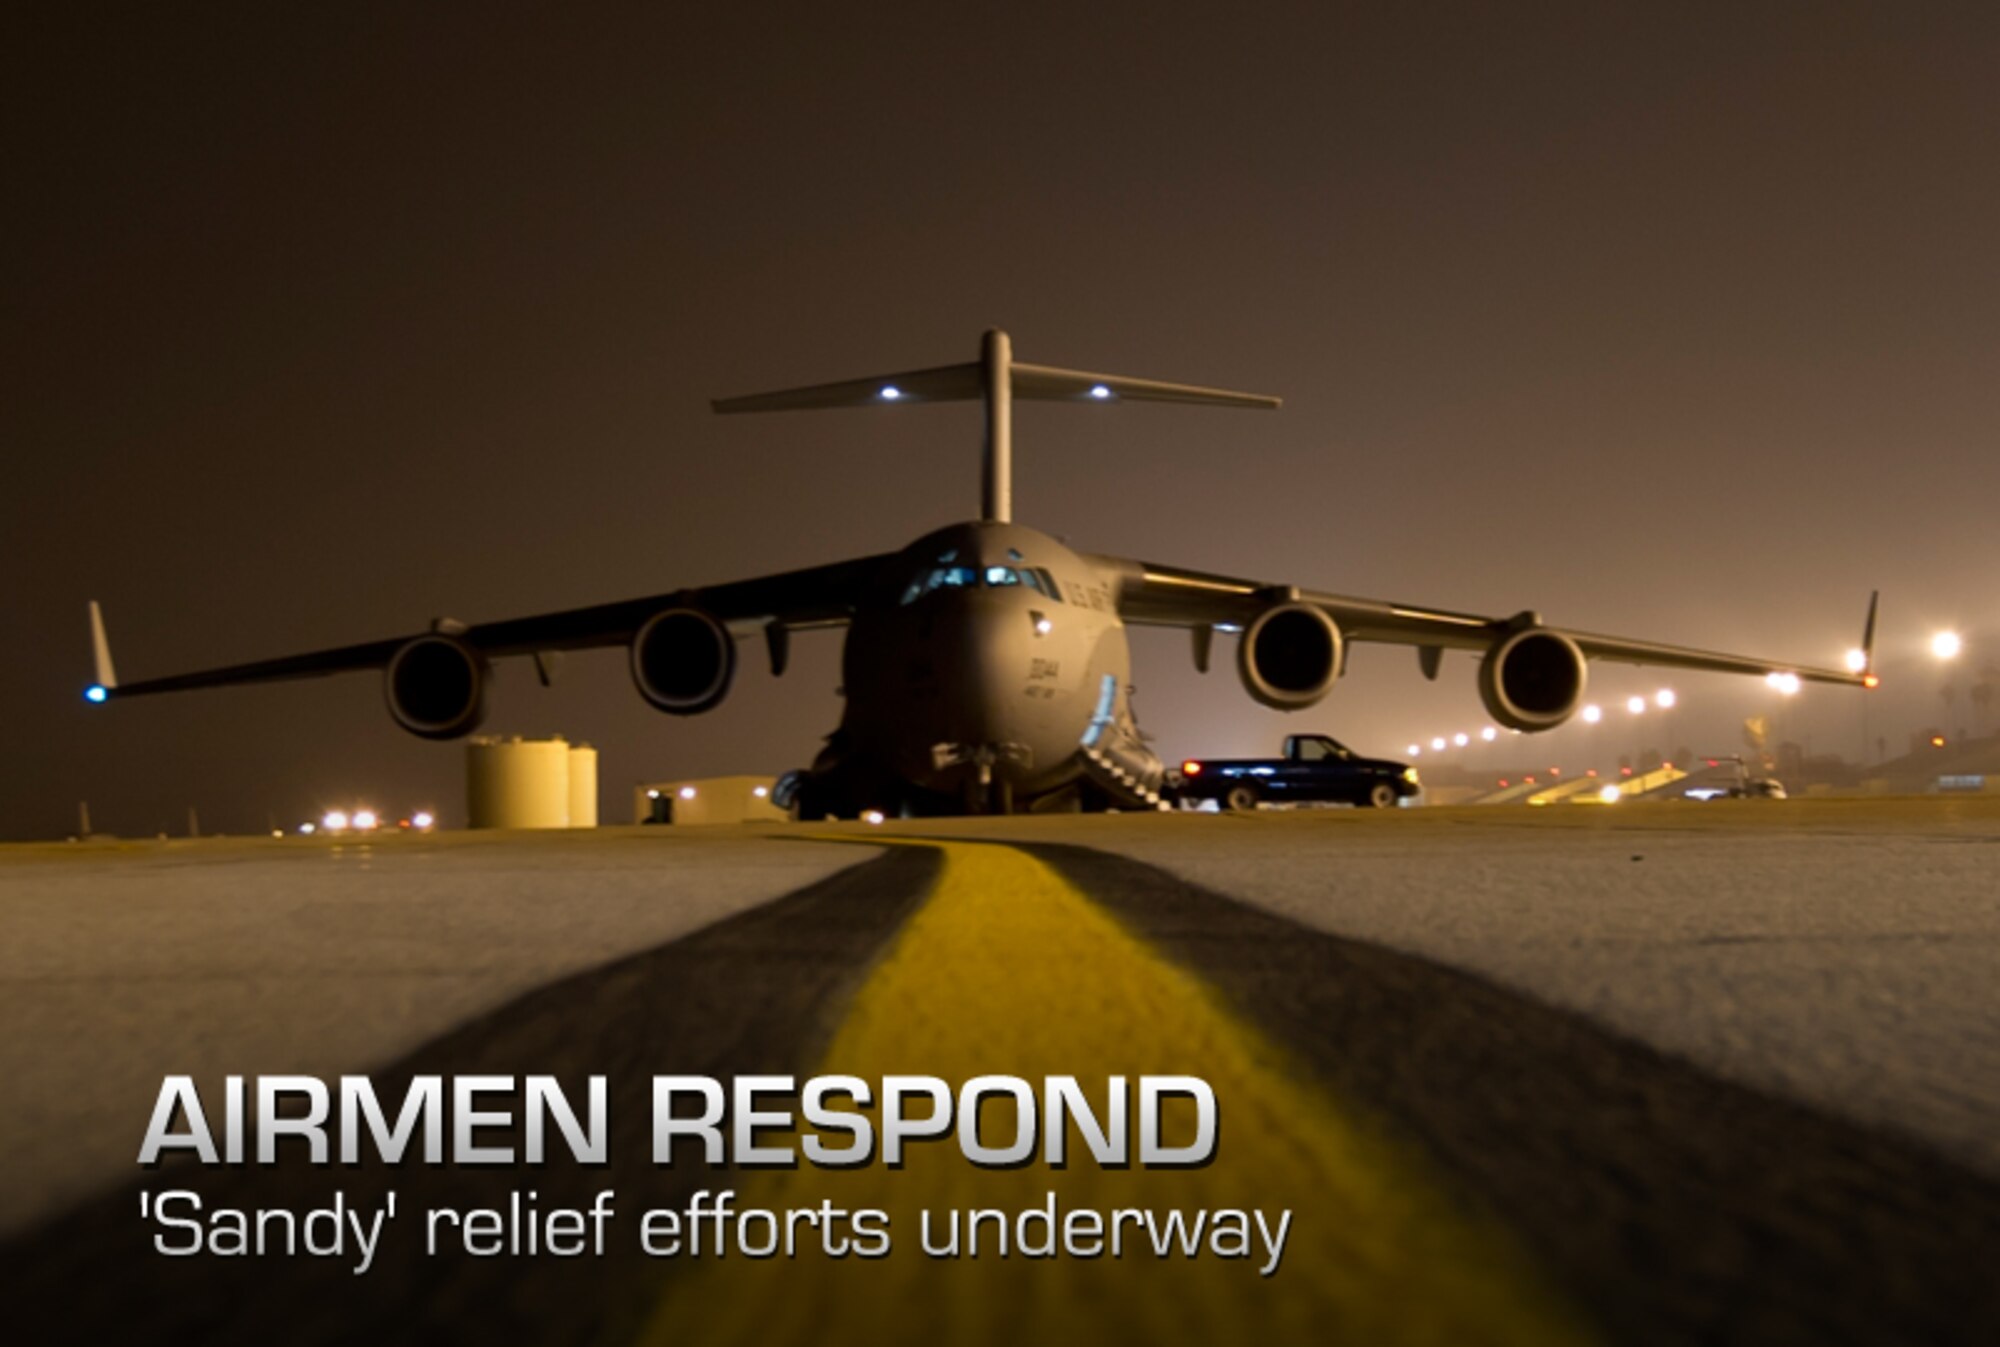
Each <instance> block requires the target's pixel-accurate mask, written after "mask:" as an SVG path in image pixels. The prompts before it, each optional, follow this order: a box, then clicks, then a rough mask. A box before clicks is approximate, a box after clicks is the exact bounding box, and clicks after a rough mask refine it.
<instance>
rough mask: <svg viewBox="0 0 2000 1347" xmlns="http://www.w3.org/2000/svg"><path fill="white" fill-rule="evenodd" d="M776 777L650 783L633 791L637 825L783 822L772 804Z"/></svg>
mask: <svg viewBox="0 0 2000 1347" xmlns="http://www.w3.org/2000/svg"><path fill="white" fill-rule="evenodd" d="M776 784H777V778H775V777H769V776H716V777H709V778H708V779H707V780H704V781H649V782H646V783H645V784H643V785H640V786H636V787H634V788H633V791H632V821H633V822H634V823H684V824H701V823H781V822H783V821H784V820H785V819H786V818H787V817H788V815H787V814H786V813H785V811H784V810H782V809H780V808H778V807H777V806H776V805H774V804H772V803H771V788H772V787H773V786H775V785H776Z"/></svg>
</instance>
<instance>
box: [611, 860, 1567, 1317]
mask: <svg viewBox="0 0 2000 1347" xmlns="http://www.w3.org/2000/svg"><path fill="white" fill-rule="evenodd" d="M871 840H875V841H877V842H878V843H881V842H887V843H889V844H890V845H923V846H935V847H938V848H940V849H941V850H943V851H944V853H945V859H946V864H945V868H944V871H943V874H942V876H941V878H940V879H939V881H938V885H937V888H936V890H935V892H934V893H933V894H932V895H931V896H930V898H929V899H928V900H927V901H926V903H925V904H924V906H923V907H922V908H920V909H919V910H918V911H917V912H916V914H915V915H914V916H913V917H912V918H911V919H910V921H909V922H908V924H907V925H906V926H905V928H904V929H903V931H902V932H901V933H900V934H899V935H898V937H897V938H896V940H895V942H894V944H893V945H892V946H891V948H890V949H889V951H888V952H887V954H886V955H885V956H884V958H883V959H882V961H881V962H880V963H879V964H878V966H876V967H875V968H874V969H873V970H872V971H871V972H870V973H869V974H868V975H867V977H866V980H865V982H864V983H863V984H862V986H861V987H860V989H859V990H858V992H857V994H856V996H855V998H854V1000H853V1003H852V1005H851V1007H850V1008H849V1009H848V1011H847V1013H846V1015H845V1018H844V1020H843V1021H842V1023H841V1025H840V1026H839V1028H838V1029H837V1031H836V1032H835V1034H834V1037H833V1040H832V1042H831V1044H830V1045H829V1047H828V1049H827V1051H826V1053H825V1056H824V1060H823V1061H822V1062H821V1064H820V1066H819V1068H818V1070H819V1072H820V1073H823V1074H842V1075H851V1076H858V1077H860V1078H862V1079H864V1080H868V1081H871V1082H873V1081H879V1080H880V1078H881V1077H883V1076H885V1075H895V1074H912V1075H930V1076H939V1077H942V1078H944V1079H945V1080H947V1081H951V1082H954V1083H956V1082H961V1081H964V1080H966V1079H970V1078H972V1077H975V1076H980V1075H988V1074H1003V1075H1013V1076H1019V1077H1022V1078H1024V1079H1026V1080H1028V1081H1030V1082H1033V1083H1037V1084H1039V1082H1040V1081H1041V1079H1042V1078H1043V1077H1045V1076H1050V1075H1057V1076H1075V1077H1077V1078H1078V1080H1079V1081H1080V1082H1081V1083H1082V1084H1083V1085H1084V1087H1085V1088H1086V1090H1087V1091H1088V1092H1089V1094H1090V1096H1091V1097H1092V1098H1093V1099H1094V1100H1100V1101H1101V1099H1102V1098H1103V1092H1104V1089H1105V1079H1106V1078H1107V1077H1110V1076H1114V1075H1119V1076H1125V1077H1127V1078H1130V1079H1132V1080H1133V1081H1135V1082H1136V1079H1137V1078H1138V1077H1139V1076H1141V1075H1147V1074H1154V1075H1167V1074H1172V1075H1194V1076H1199V1077H1201V1078H1203V1079H1205V1080H1206V1081H1207V1082H1208V1083H1209V1084H1210V1085H1211V1086H1212V1087H1213V1088H1214V1091H1215V1095H1216V1098H1217V1101H1218V1104H1219V1110H1218V1111H1219V1116H1220V1127H1219V1133H1218V1146H1217V1149H1216V1152H1215V1159H1214V1161H1213V1163H1211V1164H1209V1165H1208V1166H1206V1167H1204V1168H1200V1169H1191V1170H1144V1169H1140V1168H1137V1167H1134V1168H1132V1169H1129V1170H1108V1169H1105V1168H1102V1167H1100V1166H1098V1165H1097V1164H1096V1163H1095V1162H1094V1161H1093V1160H1092V1159H1091V1158H1090V1156H1089V1153H1088V1152H1087V1151H1086V1150H1084V1149H1083V1148H1082V1146H1081V1144H1080V1143H1079V1142H1077V1140H1076V1138H1075V1137H1074V1136H1072V1156H1071V1160H1070V1163H1069V1165H1068V1166H1067V1167H1066V1168H1064V1169H1061V1170H1052V1169H1050V1168H1049V1167H1047V1166H1046V1165H1044V1164H1043V1163H1042V1162H1041V1159H1040V1157H1039V1156H1037V1158H1036V1159H1035V1160H1034V1161H1033V1162H1032V1163H1030V1164H1029V1165H1027V1166H1025V1167H1023V1168H1020V1169H1014V1170H987V1169H979V1168H976V1167H974V1166H973V1165H972V1164H970V1163H969V1162H968V1161H967V1160H966V1159H965V1158H964V1156H963V1155H961V1154H960V1152H959V1150H958V1148H957V1146H956V1144H955V1143H954V1142H952V1141H951V1140H949V1139H946V1140H945V1141H943V1142H937V1143H926V1142H917V1143H914V1145H913V1146H912V1148H911V1150H910V1153H909V1156H908V1163H907V1167H906V1168H904V1169H902V1170H888V1169H885V1168H883V1167H882V1166H881V1165H880V1164H879V1163H878V1164H875V1165H871V1166H868V1167H866V1168H863V1169H856V1170H822V1169H815V1168H812V1167H809V1166H808V1167H803V1168H800V1169H797V1170H780V1171H772V1170H764V1171H755V1172H739V1173H735V1174H733V1175H729V1176H721V1175H718V1176H717V1186H718V1187H721V1186H727V1185H728V1184H730V1183H731V1182H734V1183H735V1184H736V1185H737V1186H736V1209H737V1210H743V1209H748V1208H759V1209H768V1210H773V1211H778V1212H783V1211H786V1210H788V1209H798V1208H816V1207H818V1206H819V1205H820V1204H821V1203H822V1201H828V1200H830V1201H831V1202H832V1203H833V1204H834V1205H835V1206H836V1207H838V1208H842V1209H845V1210H857V1209H863V1208H875V1209H879V1210H881V1211H885V1212H887V1213H889V1219H890V1228H891V1231H892V1235H893V1239H894V1250H893V1252H892V1253H890V1254H889V1256H888V1257H886V1258H884V1259H881V1260H879V1261H862V1260H860V1259H857V1258H855V1257H853V1256H848V1257H846V1258H842V1259H838V1260H834V1259H828V1258H826V1257H825V1256H824V1255H823V1254H822V1252H821V1251H820V1249H819V1248H818V1247H817V1245H814V1246H813V1247H811V1248H809V1249H807V1250H804V1251H802V1252H801V1253H800V1254H799V1256H798V1257H796V1258H795V1259H792V1260H786V1259H784V1258H782V1257H779V1258H775V1259H771V1260H752V1259H748V1258H745V1257H742V1256H740V1254H737V1253H736V1252H734V1251H732V1252H731V1253H730V1254H729V1255H728V1256H725V1257H723V1258H720V1259H718V1258H715V1257H712V1256H706V1255H705V1256H703V1257H701V1258H699V1259H689V1258H685V1257H683V1258H681V1259H678V1260H675V1261H674V1262H672V1263H671V1264H669V1263H663V1264H662V1265H661V1266H662V1267H663V1269H668V1268H670V1271H668V1273H667V1275H666V1277H665V1280H664V1283H663V1289H662V1298H661V1300H660V1302H659V1303H658V1305H657V1308H656V1310H655V1311H654V1314H653V1317H652V1319H651V1322H650V1324H649V1325H648V1326H647V1330H646V1332H645V1335H644V1336H645V1337H646V1339H647V1340H648V1341H652V1342H659V1343H667V1342H681V1343H685V1342H699V1343H703V1344H712V1343H731V1342H734V1343H744V1344H758V1347H764V1345H765V1344H774V1343H777V1344H782V1343H792V1342H827V1343H832V1342H844V1341H855V1342H869V1343H886V1342H922V1343H941V1342H950V1343H965V1342H991V1343H1008V1344H1015V1343H1024V1342H1107V1341H1119V1340H1128V1339H1129V1340H1145V1341H1147V1342H1151V1343H1164V1342H1200V1343H1217V1342H1256V1343H1266V1342H1276V1341H1308V1340H1310V1341H1313V1342H1319V1343H1370V1344H1377V1343H1381V1344H1387V1343H1440V1344H1444V1343H1452V1344H1459V1343H1534V1344H1557V1343H1572V1342H1580V1341H1584V1340H1585V1339H1586V1338H1587V1334H1586V1333H1585V1331H1584V1330H1583V1328H1582V1327H1581V1325H1580V1322H1579V1320H1578V1319H1577V1317H1576V1316H1575V1315H1574V1314H1573V1313H1572V1312H1571V1310H1570V1309H1569V1308H1568V1307H1567V1306H1566V1305H1565V1304H1564V1303H1563V1302H1562V1300H1561V1299H1560V1298H1559V1297H1558V1296H1557V1295H1556V1294H1555V1293H1554V1291H1553V1290H1552V1289H1551V1288H1550V1287H1549V1286H1548V1284H1547V1282H1546V1280H1545V1279H1544V1278H1543V1277H1542V1276H1541V1275H1540V1273H1539V1271H1538V1269H1537V1268H1536V1267H1535V1266H1534V1265H1533V1263H1532V1262H1531V1261H1530V1260H1529V1259H1528V1258H1527V1256H1526V1255H1525V1254H1524V1253H1523V1252H1522V1251H1521V1250H1520V1249H1519V1248H1518V1247H1517V1246H1516V1245H1515V1244H1514V1243H1513V1241H1512V1240H1511V1239H1510V1238H1509V1236H1508V1235H1507V1234H1506V1232H1505V1231H1504V1229H1503V1228H1502V1226H1501V1224H1500V1223H1499V1222H1498V1221H1497V1220H1495V1219H1494V1218H1492V1217H1491V1216H1490V1215H1488V1214H1485V1213H1482V1212H1480V1211H1478V1210H1475V1209H1473V1208H1470V1207H1468V1206H1467V1205H1466V1204H1465V1203H1463V1202H1462V1201H1460V1200H1459V1199H1458V1198H1456V1197H1455V1196H1454V1195H1453V1194H1451V1193H1450V1192H1449V1191H1448V1188H1447V1186H1446V1185H1445V1184H1444V1183H1443V1182H1442V1181H1441V1180H1440V1178H1439V1176H1437V1175H1436V1174H1434V1173H1433V1172H1431V1170H1430V1168H1429V1166H1428V1165H1427V1164H1426V1162H1425V1161H1424V1159H1423V1157H1421V1156H1420V1155H1417V1154H1415V1153H1414V1152H1413V1151H1412V1150H1410V1149H1409V1148H1407V1147H1405V1146H1403V1145H1401V1144H1398V1143H1396V1142H1394V1141H1392V1140H1390V1139H1389V1138H1388V1137H1387V1136H1386V1135H1384V1133H1383V1132H1382V1131H1381V1130H1379V1129H1377V1128H1376V1127H1374V1126H1372V1125H1370V1124H1369V1123H1368V1122H1366V1121H1364V1120H1362V1119H1360V1118H1358V1117H1357V1116H1355V1115H1354V1114H1353V1113H1352V1112H1351V1111H1350V1110H1348V1109H1346V1108H1344V1107H1343V1106H1342V1105H1341V1104H1340V1103H1339V1101H1337V1100H1335V1099H1333V1098H1331V1097H1330V1096H1329V1095H1328V1094H1327V1092H1326V1091H1325V1090H1323V1089H1322V1088H1319V1087H1318V1086H1316V1085H1315V1084H1313V1083H1312V1082H1310V1081H1308V1080H1307V1079H1306V1078H1305V1076H1304V1075H1303V1074H1302V1072H1301V1071H1300V1070H1298V1069H1296V1068H1295V1066H1294V1065H1293V1063H1292V1062H1291V1061H1289V1060H1288V1059H1287V1057H1286V1055H1285V1053H1284V1052H1283V1051H1282V1050H1280V1049H1279V1048H1278V1047H1277V1046H1276V1045H1275V1044H1273V1043H1272V1042H1271V1041H1270V1040H1269V1039H1268V1038H1266V1037H1265V1036H1264V1035H1263V1034H1261V1033H1259V1032H1258V1031H1257V1030H1256V1029H1254V1028H1253V1027H1252V1026H1250V1025H1249V1024H1247V1023H1246V1022H1245V1021H1244V1020H1243V1019H1242V1018H1241V1017H1240V1016H1238V1015H1237V1014H1236V1013H1234V1012H1233V1011H1231V1010H1230V1009H1229V1008H1228V1007H1226V1006H1225V1005H1224V1004H1223V1003H1222V1002H1221V1000H1220V999H1219V998H1218V996H1217V995H1216V994H1215V993H1214V992H1213V991H1211V990H1210V989H1209V988H1208V987H1207V986H1206V984H1204V983H1203V982H1202V981H1201V980H1200V979H1198V978H1197V977H1195V976H1194V975H1192V974H1190V973H1189V972H1187V971H1185V970H1183V969H1181V968H1179V967H1176V966H1175V965H1173V964H1171V963H1169V962H1168V961H1167V960H1165V959H1164V958H1163V957H1161V956H1160V955H1159V954H1158V953H1156V952H1155V951H1153V950H1152V949H1150V948H1148V947H1147V946H1146V945H1145V944H1144V943H1143V942H1141V941H1140V940H1139V939H1137V938H1135V937H1134V936H1133V935H1132V934H1131V933H1130V932H1128V931H1126V930H1125V929H1124V928H1123V927H1121V926H1120V925H1119V924H1118V923H1117V922H1116V921H1115V920H1113V919H1112V918H1111V917H1110V916H1109V915H1107V914H1106V913H1105V912H1104V911H1102V910H1101V909H1100V908H1098V907H1097V906H1096V905H1095V904H1093V903H1092V902H1091V901H1090V900H1089V899H1088V898H1086V897H1085V896H1084V895H1083V894H1082V893H1080V892H1079V891H1078V890H1076V889H1075V888H1073V887H1072V886H1070V885H1069V884H1068V883H1066V882H1065V881H1064V880H1063V879H1062V878H1060V877H1059V876H1058V875H1057V874H1056V873H1055V872H1054V871H1053V870H1051V869H1050V868H1049V867H1048V866H1046V865H1044V864H1043V863H1042V862H1040V861H1039V860H1037V859H1035V858H1034V857H1032V856H1029V855H1027V854H1026V853H1024V852H1022V851H1019V850H1016V849H1014V848H1012V847H1007V846H1003V845H992V844H983V843H981V844H972V843H962V842H946V841H928V840H926V841H922V842H917V841H914V840H912V841H908V842H901V841H891V840H890V839H887V838H877V839H871ZM1003 1108H1005V1109H1008V1112H1007V1114H1005V1115H1003V1114H1002V1111H1001V1110H1002V1109H1003ZM860 1111H863V1112H873V1111H872V1110H860ZM985 1113H986V1120H987V1123H988V1125H989V1127H991V1129H992V1131H993V1133H994V1134H995V1135H997V1136H999V1137H1002V1138H1005V1137H1009V1136H1011V1135H1012V1132H1013V1129H1012V1127H1011V1125H1009V1124H1011V1121H1012V1119H1011V1107H1010V1106H1007V1105H1006V1104H1005V1103H1004V1101H1003V1102H1002V1103H1001V1104H999V1105H992V1104H989V1105H988V1107H987V1109H986V1110H985ZM1176 1119H1178V1121H1179V1122H1180V1123H1181V1124H1182V1125H1183V1126H1184V1127H1185V1126H1186V1125H1187V1124H1189V1123H1190V1119H1191V1109H1190V1110H1185V1111H1184V1112H1183V1113H1182V1114H1179V1115H1176V1114H1173V1113H1169V1114H1168V1120H1169V1122H1170V1123H1171V1122H1174V1121H1175V1120H1176ZM1185 1139H1186V1136H1185V1131H1184V1132H1183V1135H1182V1136H1180V1137H1176V1136H1175V1135H1174V1133H1173V1131H1172V1130H1171V1129H1170V1130H1169V1132H1168V1134H1167V1137H1166V1140H1168V1141H1169V1142H1170V1143H1171V1142H1174V1141H1177V1140H1185ZM834 1140H837V1141H844V1140H845V1138H841V1137H836V1138H834ZM1051 1194H1053V1195H1054V1198H1055V1200H1056V1202H1057V1204H1058V1216H1059V1217H1060V1215H1061V1214H1062V1213H1067V1212H1069V1211H1072V1210H1077V1209H1093V1210H1096V1211H1100V1212H1104V1213H1107V1214H1108V1213H1111V1212H1113V1211H1115V1210H1119V1209H1140V1210H1151V1211H1154V1212H1155V1213H1160V1214H1164V1212H1166V1211H1169V1210H1175V1209H1178V1210H1180V1211H1182V1212H1184V1213H1186V1214H1188V1215H1189V1216H1192V1215H1193V1214H1194V1213H1195V1212H1197V1211H1203V1210H1218V1209H1239V1210H1244V1211H1252V1210H1254V1211H1258V1212H1260V1213H1262V1214H1263V1215H1265V1216H1266V1217H1267V1218H1268V1220H1269V1221H1270V1223H1271V1225H1272V1226H1275V1225H1276V1223H1277V1221H1278V1219H1279V1216H1280V1213H1282V1212H1287V1211H1288V1212H1290V1213H1291V1225H1290V1228H1289V1231H1288V1239H1287V1241H1286V1244H1285V1250H1284V1254H1283V1260H1282V1263H1281V1264H1280V1265H1279V1266H1278V1268H1277V1269H1276V1271H1275V1272H1273V1273H1272V1274H1271V1275H1268V1276H1264V1275H1260V1271H1261V1270H1262V1269H1261V1266H1260V1265H1262V1264H1264V1263H1265V1262H1266V1259H1265V1256H1264V1251H1263V1249H1262V1247H1261V1246H1259V1245H1258V1243H1257V1241H1255V1240H1253V1241H1252V1253H1253V1256H1251V1257H1249V1258H1247V1259H1244V1260H1234V1259H1222V1258H1217V1257H1215V1256H1213V1255H1212V1253H1211V1252H1210V1251H1208V1250H1204V1251H1203V1252H1202V1253H1201V1254H1199V1255H1198V1256H1196V1257H1192V1258H1189V1257H1185V1256H1183V1255H1182V1254H1180V1253H1178V1252H1177V1253H1175V1254H1174V1255H1173V1256H1171V1257H1168V1258H1157V1257H1155V1255H1154V1253H1153V1250H1152V1247H1151V1245H1150V1243H1148V1242H1147V1241H1146V1240H1145V1239H1144V1238H1143V1236H1142V1237H1140V1238H1138V1239H1137V1240H1134V1239H1132V1238H1130V1237H1129V1235H1128V1239H1127V1248H1126V1253H1125V1256H1124V1258H1123V1259H1122V1260H1119V1261H1113V1260H1111V1259H1109V1258H1098V1259H1095V1260H1088V1261H1087V1260H1083V1259H1077V1258H1071V1257H1064V1256H1056V1257H1053V1258H1047V1259H1029V1258H1025V1257H1022V1256H1020V1255H1019V1252H1018V1251H1014V1253H1015V1256H1012V1257H1009V1258H1006V1259H1004V1260H1003V1259H1000V1258H998V1257H995V1256H994V1252H993V1235H994V1230H993V1227H991V1226H989V1227H988V1228H987V1230H986V1232H985V1245H984V1247H983V1248H982V1250H981V1254H980V1256H979V1257H978V1258H977V1259H971V1258H965V1257H962V1256H961V1257H959V1258H957V1259H949V1260H947V1259H936V1258H932V1257H927V1256H926V1255H925V1253H924V1252H923V1249H922V1247H921V1245H920V1243H919V1233H920V1231H919V1221H920V1219H921V1217H922V1215H923V1213H925V1212H929V1213H931V1215H932V1219H933V1222H934V1224H933V1226H932V1231H933V1234H934V1235H941V1233H942V1230H943V1227H942V1226H941V1225H939V1224H936V1222H938V1221H939V1220H940V1218H943V1217H945V1216H946V1215H947V1214H949V1213H952V1212H959V1213H964V1212H966V1211H969V1210H972V1209H999V1210H1001V1211H1003V1212H1006V1213H1008V1214H1010V1215H1012V1214H1014V1213H1018V1212H1020V1211H1022V1210H1026V1209H1029V1208H1036V1207H1046V1204H1047V1202H1048V1200H1049V1197H1050V1195H1051ZM1135 1243H1136V1244H1137V1245H1138V1247H1137V1248H1134V1247H1133V1245H1134V1244H1135Z"/></svg>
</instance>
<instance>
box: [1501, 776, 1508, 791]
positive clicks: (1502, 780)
mask: <svg viewBox="0 0 2000 1347" xmlns="http://www.w3.org/2000/svg"><path fill="white" fill-rule="evenodd" d="M1500 789H1502V790H1505V789H1507V778H1506V777H1504V776H1503V777H1501V778H1500Z"/></svg>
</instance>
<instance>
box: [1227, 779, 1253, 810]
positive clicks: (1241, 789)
mask: <svg viewBox="0 0 2000 1347" xmlns="http://www.w3.org/2000/svg"><path fill="white" fill-rule="evenodd" d="M1222 802H1223V803H1224V804H1225V805H1227V806H1229V809H1230V811H1231V812H1232V813H1237V814H1247V813H1249V812H1250V811H1251V810H1253V809H1255V808H1256V807H1257V788H1256V787H1255V786H1231V787H1230V788H1229V793H1228V794H1227V795H1225V796H1223V797H1222Z"/></svg>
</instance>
